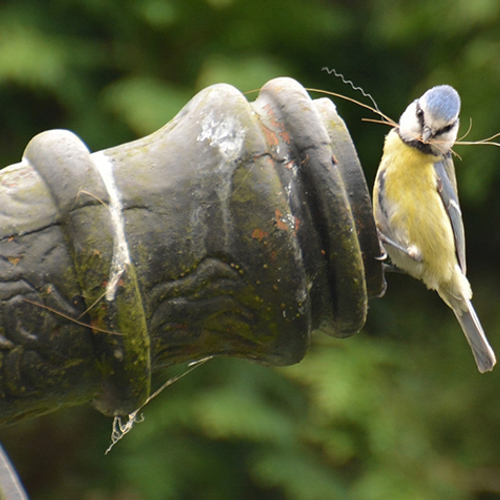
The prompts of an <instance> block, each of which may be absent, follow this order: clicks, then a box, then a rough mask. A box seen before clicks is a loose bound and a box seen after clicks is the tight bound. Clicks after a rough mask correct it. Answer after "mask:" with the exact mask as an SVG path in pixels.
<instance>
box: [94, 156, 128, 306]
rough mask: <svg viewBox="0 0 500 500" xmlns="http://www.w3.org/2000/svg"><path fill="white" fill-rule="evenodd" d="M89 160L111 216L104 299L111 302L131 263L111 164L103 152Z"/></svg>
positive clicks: (119, 199) (120, 204)
mask: <svg viewBox="0 0 500 500" xmlns="http://www.w3.org/2000/svg"><path fill="white" fill-rule="evenodd" d="M91 158H92V160H93V161H94V165H95V166H96V168H97V170H98V171H99V174H100V175H101V178H102V180H103V182H104V185H105V187H106V190H107V191H108V195H109V206H108V209H109V212H110V215H111V224H112V226H113V259H112V261H111V269H110V272H109V279H108V284H107V286H106V299H107V300H108V301H112V300H114V298H115V295H116V290H117V288H118V283H119V281H120V278H121V277H122V275H123V273H124V272H125V271H126V268H127V266H128V265H129V264H130V262H131V261H130V253H129V249H128V244H127V239H126V237H125V222H124V219H123V213H122V211H123V207H122V203H121V196H120V192H119V190H118V187H117V186H116V182H115V178H114V176H113V163H112V162H111V160H110V159H109V157H108V156H106V154H104V153H103V152H98V153H93V154H92V155H91Z"/></svg>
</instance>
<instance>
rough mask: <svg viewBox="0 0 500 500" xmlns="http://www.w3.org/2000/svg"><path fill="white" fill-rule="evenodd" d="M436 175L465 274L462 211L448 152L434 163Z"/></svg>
mask: <svg viewBox="0 0 500 500" xmlns="http://www.w3.org/2000/svg"><path fill="white" fill-rule="evenodd" d="M434 169H435V171H436V174H437V176H438V192H439V195H440V196H441V200H442V201H443V205H444V207H445V209H446V212H447V213H448V216H449V217H450V221H451V226H452V228H453V235H454V236H455V247H456V251H457V258H458V264H459V265H460V268H461V269H462V272H463V273H464V274H466V272H467V264H466V262H465V230H464V223H463V220H462V211H461V210H460V203H459V201H458V191H457V180H456V177H455V167H454V166H453V160H452V158H451V155H450V154H448V155H447V156H445V158H444V159H443V160H441V161H438V162H437V163H435V164H434Z"/></svg>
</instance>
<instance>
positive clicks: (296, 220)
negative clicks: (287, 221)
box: [293, 216, 300, 231]
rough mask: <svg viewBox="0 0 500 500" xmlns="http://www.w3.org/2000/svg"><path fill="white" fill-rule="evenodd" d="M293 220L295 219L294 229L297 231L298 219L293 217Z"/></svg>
mask: <svg viewBox="0 0 500 500" xmlns="http://www.w3.org/2000/svg"><path fill="white" fill-rule="evenodd" d="M293 220H294V221H295V228H294V229H295V231H297V230H298V229H299V226H300V220H299V219H298V217H295V216H294V218H293Z"/></svg>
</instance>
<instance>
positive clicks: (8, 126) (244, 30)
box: [0, 0, 500, 500]
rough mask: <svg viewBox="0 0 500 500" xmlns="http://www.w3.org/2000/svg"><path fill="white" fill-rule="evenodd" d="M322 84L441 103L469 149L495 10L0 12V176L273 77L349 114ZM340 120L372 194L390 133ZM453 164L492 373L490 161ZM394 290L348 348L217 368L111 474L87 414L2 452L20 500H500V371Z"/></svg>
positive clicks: (480, 108) (149, 410)
mask: <svg viewBox="0 0 500 500" xmlns="http://www.w3.org/2000/svg"><path fill="white" fill-rule="evenodd" d="M324 66H328V67H331V68H336V69H337V71H339V72H341V73H343V74H344V75H346V77H347V78H349V79H351V80H353V81H354V82H355V84H356V85H359V86H361V87H363V88H364V89H365V91H366V92H369V93H370V94H371V95H372V96H373V97H374V98H375V99H376V101H377V103H378V105H379V107H380V109H381V110H383V111H384V112H385V113H386V114H387V115H389V116H391V117H392V118H394V119H396V120H397V119H398V117H399V115H400V114H401V112H402V111H403V110H404V108H405V107H406V106H407V104H408V103H409V102H410V101H411V100H413V99H415V98H416V97H418V96H419V95H421V94H422V93H423V92H424V91H425V90H426V89H427V88H429V87H431V86H433V85H437V84H442V83H448V84H451V85H453V86H454V87H455V88H456V89H457V90H458V91H459V93H460V94H461V96H462V114H461V117H462V126H461V133H465V132H466V131H467V129H468V127H469V122H470V120H472V131H471V133H470V135H469V137H468V139H470V140H478V139H481V138H484V137H488V136H490V135H492V134H494V133H496V132H499V131H500V113H499V102H500V96H499V93H500V2H498V0H477V1H474V2H471V1H470V0H421V1H418V2H407V1H405V0H399V1H398V0H396V1H394V0H367V1H361V0H357V1H352V0H345V1H339V0H337V1H326V0H323V1H321V0H304V1H301V0H286V1H285V0H276V1H272V0H265V1H264V0H256V1H245V0H143V1H141V0H59V1H57V0H49V1H46V2H39V1H37V0H24V1H23V0H16V1H11V2H5V1H4V2H2V3H1V5H0V123H1V133H0V164H1V165H5V166H6V165H9V164H11V163H14V162H17V161H19V158H20V157H21V155H22V151H23V149H24V147H25V146H26V144H27V142H28V141H29V140H30V139H31V137H32V136H34V135H35V134H37V133H38V132H41V131H43V130H47V129H50V128H68V129H71V130H73V131H74V132H76V133H77V134H78V135H79V136H80V137H82V139H83V140H84V141H85V142H86V143H87V144H88V146H89V148H90V149H91V150H93V151H96V150H99V149H103V148H108V147H111V146H114V145H117V144H120V143H123V142H125V141H129V140H132V139H134V138H137V137H141V136H143V135H145V134H148V133H150V132H152V131H154V130H156V129H157V128H159V127H161V126H162V125H164V124H165V123H166V122H167V121H168V120H169V119H170V118H172V117H173V116H174V115H175V114H176V113H177V111H179V110H180V109H181V107H182V106H183V105H184V104H185V103H187V101H188V100H189V99H190V98H191V97H192V96H193V95H194V94H195V93H196V92H197V91H198V90H200V89H202V88H204V87H206V86H207V85H210V84H212V83H217V82H226V83H231V84H233V85H235V86H236V87H238V88H239V89H240V90H241V91H249V90H253V89H258V88H259V87H260V86H261V85H262V84H264V83H265V82H266V81H268V80H269V79H271V78H273V77H276V76H284V75H286V76H291V77H293V78H296V79H297V80H298V81H299V82H301V83H302V84H303V85H304V86H306V87H314V88H320V89H325V90H331V91H334V92H339V93H344V94H347V95H350V96H352V97H355V98H357V99H359V100H362V99H363V98H362V96H361V94H359V93H355V92H353V91H352V90H351V89H350V88H349V87H348V86H346V85H344V84H343V83H342V82H341V81H340V80H339V79H337V78H335V77H334V76H331V75H328V74H327V73H325V72H322V71H321V68H322V67H324ZM254 95H255V94H254ZM315 96H316V94H315ZM249 98H250V99H253V98H254V96H250V97H249ZM336 104H337V106H338V109H339V111H340V114H341V115H342V116H343V118H344V119H345V121H346V122H347V125H348V127H349V129H350V131H351V134H352V137H353V139H354V142H355V144H356V146H357V148H358V152H359V155H360V158H361V161H362V164H363V167H364V170H365V172H366V177H367V180H368V183H369V184H370V185H371V184H372V182H373V178H374V176H375V171H376V168H377V165H378V161H379V159H380V156H381V150H382V145H383V138H384V135H385V134H386V133H387V128H386V127H384V126H381V125H376V124H372V123H366V122H362V121H361V119H362V118H363V117H370V118H371V117H373V115H370V113H369V112H368V111H366V110H362V109H361V108H358V107H356V106H355V105H353V104H350V103H346V102H343V101H340V100H336ZM455 150H456V152H457V153H458V154H459V155H460V157H461V159H456V160H455V164H456V168H457V177H458V182H459V188H460V193H461V201H462V209H463V212H464V219H465V225H466V231H467V244H468V264H469V279H470V281H471V283H472V286H473V289H474V292H475V295H474V304H475V307H476V309H477V312H478V314H479V316H480V318H481V319H482V322H483V326H484V328H485V330H486V332H487V333H488V335H489V338H490V341H491V343H492V345H493V347H494V348H495V347H496V350H497V352H498V353H499V354H500V328H499V327H500V308H499V287H498V283H499V282H500V279H499V278H500V276H499V275H500V266H499V263H498V254H499V249H500V229H499V217H500V211H499V204H500V197H499V196H498V189H499V185H500V172H499V167H498V166H499V164H500V149H499V148H496V147H492V146H473V147H465V146H456V148H455ZM388 279H389V289H388V292H387V294H386V297H385V298H384V299H382V300H374V301H372V302H371V303H370V311H369V318H368V322H367V325H366V327H365V328H364V329H363V331H362V332H360V333H359V334H358V335H357V336H355V337H354V338H351V339H347V340H334V339H330V338H328V337H326V336H324V335H322V334H317V335H316V336H315V341H314V345H313V347H312V348H311V350H310V352H309V354H308V355H307V356H306V358H305V359H304V360H303V361H302V362H301V363H300V364H298V365H296V366H293V367H290V368H281V369H270V368H264V367H261V366H258V365H253V364H250V363H248V362H245V361H241V360H229V359H225V360H213V361H210V362H209V363H207V364H206V365H204V366H202V367H201V368H199V369H198V370H196V371H194V372H193V373H192V374H190V375H189V376H187V377H185V378H183V379H182V380H181V381H179V382H178V383H176V384H174V385H173V386H171V387H169V388H168V389H167V390H166V391H165V392H164V393H163V394H161V396H159V397H158V398H157V399H156V400H154V401H153V402H152V403H150V405H149V406H147V407H146V408H145V410H144V415H145V421H144V422H143V423H141V424H138V425H136V426H135V428H134V429H133V431H132V432H131V433H130V434H128V435H127V436H126V437H125V438H124V439H123V440H122V441H121V442H120V443H118V444H117V445H116V447H115V448H114V449H113V451H112V452H111V453H110V454H109V455H107V456H104V451H105V449H106V448H107V446H108V444H109V441H110V433H111V420H110V419H107V418H105V417H103V416H101V415H100V414H99V413H97V412H96V411H95V410H93V409H92V408H90V407H82V408H75V409H70V410H65V411H61V412H59V413H56V414H54V415H51V416H46V417H43V418H39V419H36V420H32V421H29V422H25V423H22V424H18V425H16V426H14V427H10V428H5V429H2V430H1V432H0V441H2V443H3V444H4V446H5V448H6V449H7V451H8V453H9V455H10V456H11V458H12V459H13V461H14V463H15V465H16V467H17V469H18V471H19V474H20V476H21V478H22V480H23V482H24V484H25V486H26V488H27V490H28V492H29V494H30V496H31V498H32V500H47V499H69V500H73V499H74V500H77V499H78V500H143V499H144V500H157V499H158V500H163V499H175V500H177V499H178V500H184V499H186V500H188V499H189V500H190V499H207V500H225V499H243V500H246V499H248V500H250V499H257V498H259V499H264V500H266V499H268V500H329V499H335V500H337V499H339V500H344V499H346V500H347V499H349V500H387V499H395V500H419V499H422V500H434V499H436V500H447V499H450V500H472V499H474V500H490V499H491V500H493V499H497V498H500V398H499V393H500V369H498V368H497V370H496V371H495V372H493V373H492V374H486V375H480V374H479V373H478V372H477V370H476V367H475V363H474V360H473V358H472V354H471V353H470V350H469V347H468V345H467V343H466V341H465V339H464V338H463V335H462V333H461V331H460V328H459V326H458V324H456V322H455V319H454V316H453V314H452V312H451V311H449V310H448V309H447V307H446V306H445V305H444V304H443V303H441V301H440V300H439V298H438V297H437V295H436V294H435V293H434V292H429V291H427V290H426V289H425V287H424V286H423V285H422V284H420V283H419V282H417V281H415V280H412V279H411V278H409V277H407V276H403V275H390V276H389V277H388ZM174 373H176V372H175V371H173V370H172V371H169V372H167V373H162V374H159V375H158V376H157V379H156V381H155V383H156V385H159V384H160V383H161V382H162V381H164V380H166V379H167V378H168V377H169V376H172V375H173V374H174Z"/></svg>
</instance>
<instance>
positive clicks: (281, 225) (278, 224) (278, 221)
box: [274, 208, 290, 231]
mask: <svg viewBox="0 0 500 500" xmlns="http://www.w3.org/2000/svg"><path fill="white" fill-rule="evenodd" d="M274 215H275V217H276V227H277V228H278V229H281V230H282V231H289V230H290V228H289V227H288V225H287V224H286V223H285V222H283V220H282V219H281V217H283V214H282V213H281V211H280V210H279V209H278V208H277V209H276V210H275V211H274Z"/></svg>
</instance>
